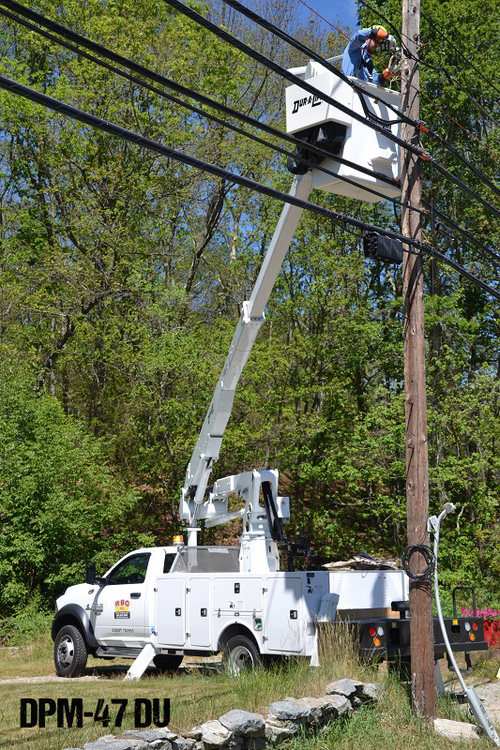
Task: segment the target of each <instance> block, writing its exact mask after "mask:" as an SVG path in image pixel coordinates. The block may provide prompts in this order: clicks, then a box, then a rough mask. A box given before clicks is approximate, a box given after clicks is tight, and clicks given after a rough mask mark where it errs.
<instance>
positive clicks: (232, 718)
mask: <svg viewBox="0 0 500 750" xmlns="http://www.w3.org/2000/svg"><path fill="white" fill-rule="evenodd" d="M381 689H382V686H381V685H379V684H376V683H365V682H355V681H354V680H348V679H344V680H338V681H337V682H331V683H330V684H329V685H327V686H326V688H325V695H324V696H322V697H321V698H299V699H298V700H297V699H295V698H285V700H282V701H276V703H271V705H270V706H269V711H268V714H267V716H266V717H264V716H262V715H260V714H253V713H249V712H248V711H242V710H240V709H234V710H233V711H229V712H228V713H227V714H224V715H223V716H220V717H219V718H218V719H212V720H211V721H206V722H205V723H204V724H202V725H201V726H199V727H194V728H193V729H191V730H190V731H189V732H185V733H184V736H180V735H177V734H174V732H171V731H170V730H169V729H168V727H167V728H165V729H143V730H129V731H127V732H124V733H123V734H121V735H112V734H109V735H106V736H104V737H101V738H100V739H99V740H97V741H96V742H87V743H86V744H85V745H84V746H83V750H264V748H266V747H271V746H276V745H279V744H280V743H282V742H285V741H286V740H289V739H290V738H291V737H293V736H294V735H296V734H298V733H299V732H304V733H306V734H314V733H315V732H317V731H319V730H320V729H321V728H322V727H324V726H326V725H327V724H329V723H330V722H331V721H335V719H338V718H340V717H342V716H346V715H349V714H351V713H352V712H353V711H354V710H355V709H356V708H358V707H359V706H360V705H361V704H362V703H366V702H368V701H377V700H378V699H379V697H380V693H381ZM66 750H80V748H66Z"/></svg>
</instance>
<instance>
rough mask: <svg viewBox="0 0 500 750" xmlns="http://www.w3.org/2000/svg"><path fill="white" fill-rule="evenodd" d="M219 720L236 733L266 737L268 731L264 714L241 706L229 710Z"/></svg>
mask: <svg viewBox="0 0 500 750" xmlns="http://www.w3.org/2000/svg"><path fill="white" fill-rule="evenodd" d="M219 721H220V723H221V724H222V726H223V727H225V728H226V729H228V730H229V731H230V732H233V734H236V735H244V736H245V737H264V736H265V733H266V724H265V721H264V719H263V718H262V716H259V715H258V714H252V713H250V712H249V711H241V710H240V709H239V708H236V709H234V710H233V711H228V713H227V714H224V716H221V717H220V718H219Z"/></svg>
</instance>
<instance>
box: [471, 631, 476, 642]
mask: <svg viewBox="0 0 500 750" xmlns="http://www.w3.org/2000/svg"><path fill="white" fill-rule="evenodd" d="M469 638H470V639H471V641H475V640H476V636H475V635H474V633H469Z"/></svg>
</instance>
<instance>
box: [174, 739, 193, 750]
mask: <svg viewBox="0 0 500 750" xmlns="http://www.w3.org/2000/svg"><path fill="white" fill-rule="evenodd" d="M170 745H171V747H172V750H194V746H195V745H196V741H195V740H193V739H185V738H184V737H177V739H176V740H172V741H171V743H170Z"/></svg>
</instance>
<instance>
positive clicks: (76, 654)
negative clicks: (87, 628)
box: [54, 625, 88, 677]
mask: <svg viewBox="0 0 500 750" xmlns="http://www.w3.org/2000/svg"><path fill="white" fill-rule="evenodd" d="M87 656H88V651H87V645H86V643H85V640H84V638H83V636H82V634H81V633H80V631H79V630H78V628H76V627H75V626H74V625H64V626H63V627H62V628H61V630H60V631H59V632H58V634H57V636H56V640H55V642H54V664H55V667H56V672H57V674H58V675H59V677H80V675H81V674H82V673H83V670H84V669H85V665H86V663H87Z"/></svg>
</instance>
